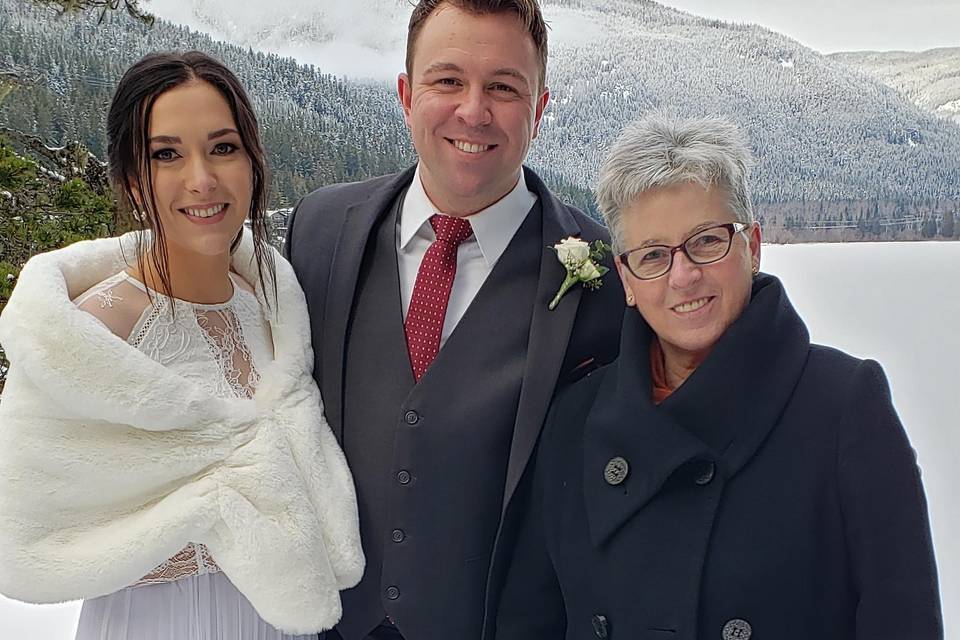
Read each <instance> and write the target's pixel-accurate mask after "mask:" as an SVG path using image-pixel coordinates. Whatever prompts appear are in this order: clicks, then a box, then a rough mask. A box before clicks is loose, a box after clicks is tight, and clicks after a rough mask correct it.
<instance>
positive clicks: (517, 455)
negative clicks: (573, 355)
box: [503, 167, 583, 511]
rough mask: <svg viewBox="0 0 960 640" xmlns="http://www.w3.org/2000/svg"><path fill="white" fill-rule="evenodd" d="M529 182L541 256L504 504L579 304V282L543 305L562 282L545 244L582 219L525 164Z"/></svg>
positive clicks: (570, 232)
mask: <svg viewBox="0 0 960 640" xmlns="http://www.w3.org/2000/svg"><path fill="white" fill-rule="evenodd" d="M524 172H525V179H526V181H527V186H528V188H530V189H531V190H533V191H534V192H536V193H537V196H538V197H539V198H540V202H541V206H542V207H543V233H542V238H541V239H542V245H543V246H542V248H541V256H540V277H539V279H538V281H537V297H536V300H535V301H534V308H533V318H532V319H531V321H530V337H529V342H528V347H527V364H526V368H525V370H524V374H523V385H522V387H521V389H520V401H519V405H518V407H517V419H516V422H515V423H514V429H513V443H512V445H511V447H510V460H509V462H508V464H507V477H506V485H505V487H504V494H503V510H504V511H506V508H507V505H508V504H509V502H510V498H511V497H512V496H513V492H514V491H515V490H516V488H517V485H518V484H519V482H520V477H521V476H522V475H523V470H524V468H525V467H526V465H527V461H528V460H529V459H530V454H531V453H532V452H533V448H534V446H535V445H536V442H537V437H538V436H539V435H540V427H541V425H542V424H543V420H544V418H545V417H546V414H547V407H548V405H549V404H550V398H551V396H552V395H553V390H554V386H555V385H556V382H557V378H558V376H559V374H560V367H561V366H562V364H563V359H564V355H565V352H566V345H567V344H568V343H569V341H570V334H571V332H572V331H573V324H574V320H575V319H576V317H577V309H578V308H579V306H580V296H581V294H582V292H583V288H582V287H579V286H578V287H574V288H573V289H571V290H570V291H568V292H567V294H566V295H565V296H564V297H563V298H562V299H561V301H560V304H559V305H557V308H556V309H554V310H553V311H550V310H548V309H547V305H548V304H549V303H550V300H551V299H552V298H553V296H554V295H555V294H556V292H557V288H558V287H559V286H560V284H561V283H562V282H563V278H564V276H565V275H566V271H565V270H564V268H563V265H561V264H560V262H559V261H558V260H557V255H556V253H554V252H553V251H552V250H550V249H549V248H548V247H552V246H553V245H554V244H556V243H558V242H560V241H561V240H562V239H564V238H566V237H567V236H576V235H579V234H580V231H581V230H580V225H579V224H577V222H576V220H574V218H573V216H572V215H571V214H570V213H569V211H567V209H566V207H564V206H563V205H562V204H560V202H559V201H558V200H557V199H556V198H555V197H554V196H553V194H551V193H550V191H549V189H547V187H546V186H545V185H544V184H543V182H541V181H540V179H539V178H538V177H537V176H536V174H534V173H533V172H532V171H530V170H528V169H527V168H526V167H524Z"/></svg>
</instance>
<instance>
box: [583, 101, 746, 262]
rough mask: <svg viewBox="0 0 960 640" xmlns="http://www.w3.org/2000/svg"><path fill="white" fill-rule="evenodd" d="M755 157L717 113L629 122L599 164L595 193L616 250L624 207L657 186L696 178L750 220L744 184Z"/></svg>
mask: <svg viewBox="0 0 960 640" xmlns="http://www.w3.org/2000/svg"><path fill="white" fill-rule="evenodd" d="M752 164H753V156H752V154H751V153H750V149H749V147H748V146H747V139H746V136H745V135H744V133H743V132H742V131H741V130H740V128H739V127H737V125H735V124H734V123H732V122H731V121H729V120H727V119H725V118H721V117H716V116H714V117H706V118H679V117H676V116H672V115H669V114H666V113H663V112H654V113H651V114H648V115H646V116H644V117H642V118H640V119H639V120H636V121H634V122H633V123H631V124H629V125H627V127H626V128H625V129H624V130H623V132H622V133H621V134H620V136H619V137H618V138H617V140H616V141H615V142H614V143H613V146H612V147H611V148H610V151H609V153H608V154H607V157H606V159H605V160H604V162H603V164H602V166H601V167H600V175H599V178H598V180H597V188H596V196H597V204H598V205H599V207H600V213H601V214H602V215H603V218H604V220H605V221H606V223H607V228H608V229H609V230H610V235H611V237H612V238H613V246H614V249H615V251H617V252H618V253H619V252H621V251H624V250H625V249H626V247H624V246H623V242H624V238H623V219H622V213H623V209H624V208H625V207H627V206H628V205H629V204H630V203H631V202H633V201H634V200H636V199H637V198H638V197H639V196H640V195H641V194H642V193H644V192H645V191H648V190H650V189H655V188H657V187H666V186H671V185H675V184H682V183H685V182H694V183H697V184H699V185H701V186H703V187H704V188H705V189H707V188H710V187H711V186H719V187H721V188H722V189H724V190H725V191H726V192H727V194H728V204H729V207H730V211H731V213H733V215H734V218H735V219H736V220H737V221H738V222H743V223H747V224H749V223H751V222H753V205H752V204H751V202H750V186H749V183H748V179H749V174H750V166H751V165H752Z"/></svg>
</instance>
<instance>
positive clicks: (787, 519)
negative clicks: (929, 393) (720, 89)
mask: <svg viewBox="0 0 960 640" xmlns="http://www.w3.org/2000/svg"><path fill="white" fill-rule="evenodd" d="M750 161H751V157H750V152H749V150H748V148H747V146H746V143H745V140H744V137H743V135H742V134H741V133H740V131H739V130H738V129H737V128H736V127H735V126H733V125H731V124H730V123H728V122H726V121H724V120H722V119H717V118H709V119H700V120H679V119H674V118H670V117H667V116H664V115H655V116H652V117H648V118H646V119H644V120H642V121H639V122H637V123H635V124H633V125H632V126H630V127H629V128H628V129H627V130H626V131H625V132H624V133H623V134H622V136H621V137H620V139H619V140H618V141H617V142H616V143H615V144H614V146H613V148H612V149H611V151H610V154H609V156H608V158H607V159H606V161H605V163H604V165H603V167H602V168H601V172H600V179H599V187H598V200H599V203H600V208H601V210H602V212H603V215H604V217H605V218H606V221H607V224H608V226H609V228H610V231H611V235H612V237H613V242H614V246H615V251H617V252H618V253H619V257H618V259H617V260H616V264H617V269H618V271H619V275H620V278H621V280H622V281H623V285H624V291H625V292H626V302H627V305H629V306H631V307H634V308H635V309H636V311H638V312H639V313H634V312H631V311H629V310H628V312H627V313H626V315H625V317H624V323H623V330H622V336H621V344H620V357H619V359H618V360H617V361H616V362H614V363H613V364H610V365H608V366H606V367H603V368H601V369H598V370H596V371H594V372H593V373H591V374H589V375H588V376H587V377H585V378H583V379H581V380H580V381H578V382H577V383H575V384H573V385H571V386H569V387H567V388H566V389H565V390H563V391H561V392H560V393H559V394H558V396H557V397H556V398H555V400H554V404H553V406H552V409H551V411H550V414H549V416H548V418H547V421H546V425H545V427H544V432H543V434H542V440H541V442H540V447H539V452H538V459H537V465H536V467H535V473H534V475H533V478H532V494H531V501H530V506H529V508H528V510H527V513H526V517H525V520H524V523H523V525H522V526H523V528H522V531H521V534H520V536H519V542H518V547H517V548H516V550H515V553H514V560H513V565H512V567H511V569H510V571H509V572H508V575H507V577H506V584H505V588H504V591H503V596H502V598H501V599H500V602H499V615H498V618H497V625H496V632H497V633H496V638H497V640H520V639H523V640H531V639H537V638H543V639H544V640H546V639H548V638H549V639H551V640H555V639H557V638H568V639H571V640H572V639H573V638H577V639H583V638H594V637H595V638H614V639H615V638H630V639H638V638H644V639H651V640H652V639H654V638H663V639H664V640H666V639H668V638H669V639H673V640H693V639H703V640H749V639H750V638H754V640H769V639H776V640H809V639H811V638H817V640H828V639H830V640H841V639H842V640H853V639H854V638H856V639H867V638H869V639H871V640H877V639H890V640H893V639H898V640H902V639H904V638H910V639H911V640H927V639H935V638H942V637H943V631H942V622H941V614H940V605H939V595H938V588H937V574H936V568H935V564H934V557H933V549H932V546H931V540H930V530H929V524H928V518H927V507H926V501H925V498H924V493H923V487H922V485H921V482H920V473H919V470H918V468H917V464H916V459H915V455H914V452H913V451H912V449H911V448H910V443H909V442H908V441H907V436H906V434H905V433H904V430H903V427H902V425H901V423H900V421H899V419H898V417H897V414H896V411H895V410H894V408H893V405H892V403H891V398H890V392H889V389H888V386H887V382H886V379H885V377H884V374H883V371H882V370H881V368H880V366H879V365H878V364H877V363H876V362H873V361H871V360H858V359H856V358H853V357H851V356H849V355H846V354H844V353H841V352H839V351H837V350H835V349H831V348H828V347H823V346H818V345H812V344H810V340H809V335H808V333H807V330H806V328H805V326H804V324H803V321H802V320H801V319H800V317H799V316H798V315H797V313H796V311H794V309H793V307H792V306H791V304H790V302H789V300H788V299H787V296H786V293H785V291H784V289H783V286H782V285H781V284H780V282H779V281H778V280H777V279H776V278H774V277H772V276H769V275H765V274H761V273H760V238H761V236H760V228H759V226H758V225H757V223H756V222H754V220H753V215H752V210H751V203H750V196H749V189H748V183H747V178H748V166H749V164H750Z"/></svg>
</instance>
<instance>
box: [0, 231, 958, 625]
mask: <svg viewBox="0 0 960 640" xmlns="http://www.w3.org/2000/svg"><path fill="white" fill-rule="evenodd" d="M762 266H763V270H764V271H766V272H768V273H773V274H775V275H777V276H779V277H780V278H781V279H782V280H783V282H784V284H785V285H786V288H787V291H788V292H789V294H790V297H791V299H792V300H793V303H794V305H795V306H796V307H797V309H798V310H799V312H800V315H801V316H802V317H803V318H804V320H805V321H806V322H807V326H808V327H809V328H810V333H811V336H812V339H813V340H814V341H815V342H818V343H821V344H828V345H831V346H835V347H838V348H840V349H843V350H845V351H847V352H849V353H851V354H853V355H856V356H858V357H864V358H873V359H875V360H878V361H879V362H880V363H881V364H882V365H883V367H884V369H885V371H886V373H887V377H888V378H889V380H890V385H891V387H892V389H893V398H894V402H895V404H896V406H897V409H898V410H899V412H900V416H901V418H902V419H903V422H904V424H905V425H906V428H907V432H908V433H909V435H910V439H911V441H912V443H913V446H914V448H915V449H916V450H917V455H918V458H919V462H920V466H921V467H922V469H923V481H924V485H925V488H926V491H927V498H928V500H929V503H930V517H931V520H932V524H933V536H934V544H935V546H936V552H937V561H938V564H939V567H940V586H941V597H942V600H943V605H944V617H945V623H946V629H947V634H946V637H947V639H948V640H960V544H958V543H957V542H956V541H957V540H960V507H958V502H957V499H956V497H955V494H956V492H957V487H958V486H960V470H958V466H957V464H956V458H957V455H958V453H960V432H958V430H957V429H956V426H957V420H958V417H960V382H958V380H960V376H958V373H960V242H953V243H948V242H943V243H886V244H845V245H839V244H829V245H828V244H825V245H790V246H765V247H764V249H763V262H762ZM951 540H954V542H953V543H951V542H950V541H951ZM2 570H3V568H2V567H0V571H2ZM50 579H51V580H56V576H50ZM78 612H79V606H78V605H77V604H76V603H67V604H63V605H56V606H30V605H23V604H20V603H16V602H12V601H10V600H4V599H2V597H0V638H2V639H3V640H21V639H22V640H69V639H71V638H72V637H73V628H74V625H75V624H76V617H77V614H78Z"/></svg>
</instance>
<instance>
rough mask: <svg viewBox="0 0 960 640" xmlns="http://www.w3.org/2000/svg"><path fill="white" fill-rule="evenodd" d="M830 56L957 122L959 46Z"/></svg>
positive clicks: (959, 113)
mask: <svg viewBox="0 0 960 640" xmlns="http://www.w3.org/2000/svg"><path fill="white" fill-rule="evenodd" d="M830 57H831V58H833V59H835V60H838V61H840V62H843V63H845V64H848V65H850V66H851V67H854V68H856V69H859V70H861V71H863V72H865V73H867V74H869V75H871V76H873V77H875V78H877V79H878V80H880V81H881V82H883V83H884V84H886V85H888V86H890V87H893V88H894V89H896V90H897V91H899V92H901V93H903V94H904V95H906V96H907V97H908V98H910V99H911V100H912V101H913V102H915V103H916V104H917V105H919V106H921V107H923V108H924V109H927V110H929V111H932V112H933V113H936V114H937V115H940V116H943V117H945V118H950V119H952V120H954V121H956V122H957V124H960V47H945V48H941V49H930V50H928V51H921V52H919V53H918V52H913V51H856V52H849V53H847V52H844V53H834V54H831V55H830Z"/></svg>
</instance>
